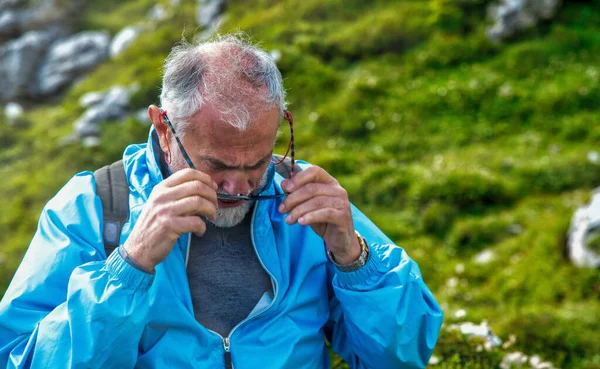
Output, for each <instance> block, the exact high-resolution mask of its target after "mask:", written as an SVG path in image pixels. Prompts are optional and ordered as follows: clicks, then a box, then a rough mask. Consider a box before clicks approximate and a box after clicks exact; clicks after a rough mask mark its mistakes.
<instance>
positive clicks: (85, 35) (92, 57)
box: [39, 32, 110, 95]
mask: <svg viewBox="0 0 600 369" xmlns="http://www.w3.org/2000/svg"><path fill="white" fill-rule="evenodd" d="M109 42H110V38H109V36H108V34H107V33H105V32H81V33H78V34H76V35H73V36H71V37H69V38H66V39H63V40H60V41H57V42H55V43H54V44H53V45H52V46H51V47H50V50H49V51H48V55H47V57H46V59H45V61H44V64H43V65H42V68H41V70H40V74H39V93H40V94H42V95H50V94H53V93H56V92H58V91H59V90H60V89H61V88H63V87H65V86H67V85H68V84H70V83H71V82H73V81H75V80H76V79H77V78H78V77H80V76H81V75H83V74H85V73H87V72H89V71H91V70H92V69H93V68H95V67H96V66H97V65H98V64H99V63H101V62H103V61H104V60H105V59H106V58H107V56H108V45H109Z"/></svg>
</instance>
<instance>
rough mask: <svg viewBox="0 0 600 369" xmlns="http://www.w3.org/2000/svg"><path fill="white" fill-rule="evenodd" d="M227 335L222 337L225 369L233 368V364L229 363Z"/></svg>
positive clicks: (229, 353) (229, 354)
mask: <svg viewBox="0 0 600 369" xmlns="http://www.w3.org/2000/svg"><path fill="white" fill-rule="evenodd" d="M229 347H230V343H229V337H225V338H223V349H224V350H225V352H224V353H223V355H224V359H225V369H233V364H232V363H231V352H229Z"/></svg>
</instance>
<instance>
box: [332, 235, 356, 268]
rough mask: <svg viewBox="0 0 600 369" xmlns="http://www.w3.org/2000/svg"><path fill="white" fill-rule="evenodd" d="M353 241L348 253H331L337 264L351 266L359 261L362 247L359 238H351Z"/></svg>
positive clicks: (354, 236)
mask: <svg viewBox="0 0 600 369" xmlns="http://www.w3.org/2000/svg"><path fill="white" fill-rule="evenodd" d="M351 240H352V243H351V245H352V246H350V248H349V250H347V251H346V252H339V251H338V252H334V251H331V255H332V257H333V259H334V260H335V262H336V263H337V264H341V265H346V264H351V263H354V262H355V261H357V260H358V258H359V257H360V253H361V247H360V242H359V240H358V237H357V236H356V235H354V234H353V237H351Z"/></svg>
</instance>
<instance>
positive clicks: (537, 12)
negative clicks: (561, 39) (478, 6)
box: [487, 0, 561, 42]
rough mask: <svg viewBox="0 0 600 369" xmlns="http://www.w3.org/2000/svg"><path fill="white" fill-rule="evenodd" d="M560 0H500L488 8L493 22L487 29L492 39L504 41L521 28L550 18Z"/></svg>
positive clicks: (556, 9)
mask: <svg viewBox="0 0 600 369" xmlns="http://www.w3.org/2000/svg"><path fill="white" fill-rule="evenodd" d="M560 5H561V0H500V2H499V3H492V4H490V6H489V8H488V14H489V17H490V18H491V19H492V21H493V22H494V24H493V25H492V26H490V27H489V28H488V29H487V35H488V37H489V39H490V40H492V41H496V42H499V41H504V40H506V39H509V38H511V37H513V36H515V35H517V34H518V33H519V32H521V31H522V30H525V29H527V28H531V27H533V26H535V25H536V24H537V23H538V22H539V21H541V20H549V19H552V18H553V17H554V16H555V15H556V13H557V11H558V9H559V7H560Z"/></svg>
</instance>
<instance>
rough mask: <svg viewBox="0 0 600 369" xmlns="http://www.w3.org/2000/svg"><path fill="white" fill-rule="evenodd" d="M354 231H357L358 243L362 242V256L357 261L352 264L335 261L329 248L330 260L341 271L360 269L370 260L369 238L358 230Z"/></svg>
mask: <svg viewBox="0 0 600 369" xmlns="http://www.w3.org/2000/svg"><path fill="white" fill-rule="evenodd" d="M354 233H356V237H357V238H358V243H360V248H361V251H360V256H359V257H358V259H357V260H356V261H353V262H352V263H350V264H338V263H337V262H336V261H335V258H334V256H333V254H332V253H331V251H330V250H329V249H327V256H328V257H329V260H331V262H332V263H333V264H334V265H335V266H336V268H337V269H338V270H339V271H341V272H353V271H355V270H358V269H360V268H362V267H363V266H364V265H365V264H366V263H367V261H368V260H369V246H368V244H367V240H366V239H365V238H364V237H363V236H361V235H360V233H358V231H354Z"/></svg>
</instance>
